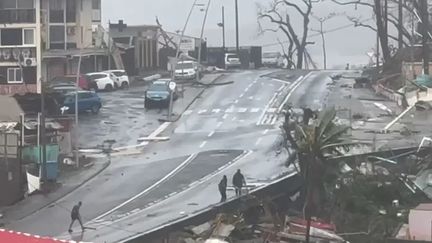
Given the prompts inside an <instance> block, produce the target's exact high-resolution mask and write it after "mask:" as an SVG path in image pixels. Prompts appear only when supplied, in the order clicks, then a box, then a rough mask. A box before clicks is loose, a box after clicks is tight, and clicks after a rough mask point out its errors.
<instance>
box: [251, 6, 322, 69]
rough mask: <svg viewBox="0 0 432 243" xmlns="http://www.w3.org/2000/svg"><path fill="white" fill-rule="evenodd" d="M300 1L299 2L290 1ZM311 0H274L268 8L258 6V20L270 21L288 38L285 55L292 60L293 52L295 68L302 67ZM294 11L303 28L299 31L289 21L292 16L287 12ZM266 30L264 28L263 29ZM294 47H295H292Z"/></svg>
mask: <svg viewBox="0 0 432 243" xmlns="http://www.w3.org/2000/svg"><path fill="white" fill-rule="evenodd" d="M292 2H300V3H292ZM314 2H316V1H313V0H301V1H288V0H274V1H273V2H272V3H271V4H270V6H269V7H268V8H264V7H262V6H260V5H259V6H258V22H259V23H260V25H262V23H261V22H260V21H264V20H267V21H270V23H271V24H272V25H276V26H277V27H276V29H273V31H276V30H280V31H282V32H283V33H284V35H285V36H286V37H287V39H288V43H290V44H289V47H288V52H286V53H287V55H286V56H287V57H288V58H289V59H288V60H292V56H293V55H294V53H295V54H296V68H298V69H301V68H303V63H304V56H305V51H306V45H307V37H308V31H309V22H310V16H311V11H312V4H313V3H314ZM292 11H294V12H296V13H297V14H298V15H299V16H300V17H301V19H302V22H303V28H302V30H301V31H299V30H296V29H295V28H294V27H293V23H292V22H291V19H292V17H291V16H290V14H289V12H292ZM264 31H266V30H264ZM294 47H295V48H294Z"/></svg>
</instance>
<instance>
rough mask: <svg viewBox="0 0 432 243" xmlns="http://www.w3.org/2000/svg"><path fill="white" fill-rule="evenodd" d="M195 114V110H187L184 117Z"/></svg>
mask: <svg viewBox="0 0 432 243" xmlns="http://www.w3.org/2000/svg"><path fill="white" fill-rule="evenodd" d="M192 113H193V110H187V111H185V112H183V115H185V116H187V115H190V114H192Z"/></svg>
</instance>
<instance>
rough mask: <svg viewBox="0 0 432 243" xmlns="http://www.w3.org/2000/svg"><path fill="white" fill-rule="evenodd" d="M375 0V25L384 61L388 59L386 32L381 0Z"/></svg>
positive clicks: (388, 50)
mask: <svg viewBox="0 0 432 243" xmlns="http://www.w3.org/2000/svg"><path fill="white" fill-rule="evenodd" d="M374 2H375V15H376V25H377V30H378V36H379V39H380V42H381V49H382V55H383V59H384V62H386V61H388V60H389V59H390V49H389V46H388V33H387V30H386V28H385V26H386V24H385V21H384V20H383V19H384V18H383V11H382V6H381V0H374Z"/></svg>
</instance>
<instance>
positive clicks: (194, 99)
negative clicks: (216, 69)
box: [173, 74, 225, 122]
mask: <svg viewBox="0 0 432 243" xmlns="http://www.w3.org/2000/svg"><path fill="white" fill-rule="evenodd" d="M224 77H225V74H221V75H219V77H217V78H215V79H214V80H212V81H211V82H210V83H209V84H207V85H206V87H204V88H202V89H201V91H200V92H198V94H197V95H195V97H194V98H193V99H192V100H191V101H190V102H189V104H188V105H187V106H186V107H185V108H184V109H183V110H182V111H181V113H180V114H179V115H178V116H176V117H175V119H174V120H173V122H176V121H178V120H179V119H180V117H182V115H183V113H184V112H185V111H186V110H187V109H189V107H190V106H191V105H192V104H193V103H194V102H195V101H196V100H197V99H198V97H200V96H201V95H202V93H204V91H205V90H206V89H207V88H208V86H209V85H211V84H213V83H215V82H216V81H218V80H219V79H222V78H224Z"/></svg>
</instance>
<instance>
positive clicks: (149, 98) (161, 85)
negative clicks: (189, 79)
mask: <svg viewBox="0 0 432 243" xmlns="http://www.w3.org/2000/svg"><path fill="white" fill-rule="evenodd" d="M170 82H172V80H170V79H159V80H156V81H154V82H153V83H152V84H151V85H150V86H149V88H148V89H147V91H146V92H145V102H144V107H145V108H146V109H150V108H152V107H168V106H169V102H170V99H171V94H172V95H173V101H175V100H177V99H178V92H177V87H176V88H175V89H174V91H173V92H171V90H170V88H169V84H170Z"/></svg>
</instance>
